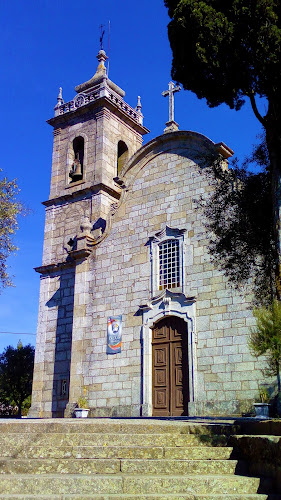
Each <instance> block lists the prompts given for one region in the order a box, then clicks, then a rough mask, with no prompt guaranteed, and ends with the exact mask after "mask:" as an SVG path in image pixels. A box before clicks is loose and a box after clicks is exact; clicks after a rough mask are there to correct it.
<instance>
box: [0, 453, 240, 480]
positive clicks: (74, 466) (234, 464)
mask: <svg viewBox="0 0 281 500" xmlns="http://www.w3.org/2000/svg"><path fill="white" fill-rule="evenodd" d="M238 470H239V471H240V472H244V471H245V470H246V466H245V463H244V462H241V463H239V464H238V461H237V460H166V459H164V460H143V459H140V460H131V459H129V460H128V459H123V460H117V459H106V460H104V459H85V458H82V459H79V460H77V459H76V460H75V459H63V460H61V459H57V458H56V459H53V458H49V459H45V458H44V459H40V460H38V459H36V458H32V459H18V458H17V459H4V460H3V459H1V460H0V477H1V474H23V473H27V474H54V473H59V474H118V473H120V472H123V473H125V474H156V475H158V474H166V475H171V474H172V475H175V474H235V473H237V472H238Z"/></svg>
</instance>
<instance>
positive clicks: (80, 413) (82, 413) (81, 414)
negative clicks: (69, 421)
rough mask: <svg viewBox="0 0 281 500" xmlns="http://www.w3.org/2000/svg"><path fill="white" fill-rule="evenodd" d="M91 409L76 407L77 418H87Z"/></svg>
mask: <svg viewBox="0 0 281 500" xmlns="http://www.w3.org/2000/svg"><path fill="white" fill-rule="evenodd" d="M89 411H90V410H89V408H75V409H74V414H75V418H87V417H88V413H89Z"/></svg>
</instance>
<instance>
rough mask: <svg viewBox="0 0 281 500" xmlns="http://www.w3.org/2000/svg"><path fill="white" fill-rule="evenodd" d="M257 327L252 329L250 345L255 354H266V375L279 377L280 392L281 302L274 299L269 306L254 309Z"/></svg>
mask: <svg viewBox="0 0 281 500" xmlns="http://www.w3.org/2000/svg"><path fill="white" fill-rule="evenodd" d="M253 314H254V316H255V318H256V327H255V328H252V329H251V336H250V340H249V347H250V350H251V351H252V353H253V354H254V355H255V356H257V357H258V356H262V355H265V356H266V359H267V368H266V370H265V374H266V375H269V376H270V375H274V376H276V377H277V383H278V392H280V390H281V388H280V365H281V302H279V301H278V300H273V302H272V304H270V305H269V306H268V307H265V306H263V307H259V308H256V309H254V311H253Z"/></svg>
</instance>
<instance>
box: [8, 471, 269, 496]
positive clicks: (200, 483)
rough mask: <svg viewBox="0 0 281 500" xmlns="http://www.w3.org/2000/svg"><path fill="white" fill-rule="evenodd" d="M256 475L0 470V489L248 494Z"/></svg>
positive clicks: (255, 485) (257, 481)
mask: <svg viewBox="0 0 281 500" xmlns="http://www.w3.org/2000/svg"><path fill="white" fill-rule="evenodd" d="M259 487H260V479H258V478H253V477H243V476H225V475H211V474H204V475H200V476H197V475H193V474H187V475H185V476H184V477H183V476H182V475H175V474H174V475H173V476H171V477H170V476H167V475H157V476H156V475H145V476H143V475H128V474H114V475H111V476H109V475H101V474H99V475H95V476H94V478H93V477H91V475H86V474H79V475H78V474H71V475H61V474H41V475H40V474H37V475H35V474H24V475H23V474H15V475H12V474H5V475H4V474H2V475H0V490H1V491H3V492H9V493H13V494H17V495H18V494H21V493H22V492H25V493H26V494H33V495H36V494H41V493H42V492H44V494H45V495H53V494H55V493H57V492H58V491H59V492H60V494H61V495H64V494H69V492H71V494H72V495H76V494H80V495H81V494H82V495H83V494H85V495H86V494H87V495H90V494H91V495H96V494H104V493H106V494H113V493H114V494H123V493H126V494H130V495H136V494H139V493H142V494H147V493H151V491H153V493H154V494H162V493H163V494H167V493H173V494H178V493H180V494H181V493H185V494H188V493H189V494H195V493H196V494H199V493H200V494H205V493H206V492H208V493H209V494H215V493H218V494H225V495H226V494H234V493H235V494H240V495H241V494H249V493H257V491H258V488H259Z"/></svg>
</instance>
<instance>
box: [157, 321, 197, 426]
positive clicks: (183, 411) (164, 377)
mask: <svg viewBox="0 0 281 500" xmlns="http://www.w3.org/2000/svg"><path fill="white" fill-rule="evenodd" d="M187 347H188V346H187V324H186V323H185V321H184V320H182V319H181V318H178V317H176V316H168V317H166V318H164V319H162V320H160V321H158V322H157V323H156V324H155V326H154V328H153V330H152V404H153V416H162V417H165V416H180V415H187V414H188V400H189V391H188V387H189V384H188V350H187Z"/></svg>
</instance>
